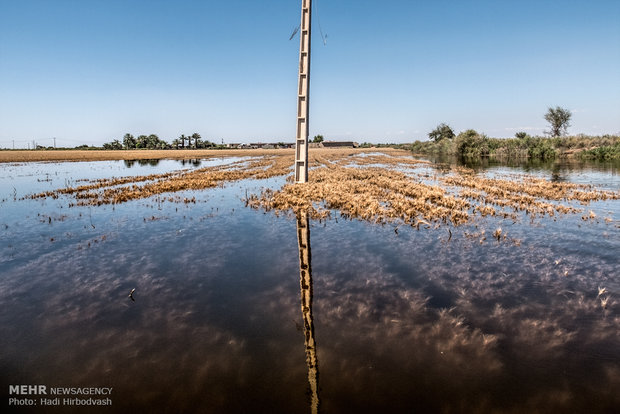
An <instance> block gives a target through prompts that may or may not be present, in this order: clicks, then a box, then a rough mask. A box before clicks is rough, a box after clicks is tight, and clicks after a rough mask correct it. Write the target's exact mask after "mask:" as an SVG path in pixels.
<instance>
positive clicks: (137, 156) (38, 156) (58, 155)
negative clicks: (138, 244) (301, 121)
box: [0, 148, 401, 162]
mask: <svg viewBox="0 0 620 414" xmlns="http://www.w3.org/2000/svg"><path fill="white" fill-rule="evenodd" d="M310 151H312V152H315V151H317V152H321V153H326V154H327V153H333V152H338V153H341V152H343V151H344V152H347V153H359V152H372V151H376V150H375V149H361V148H360V149H353V148H334V149H330V148H325V149H322V148H320V149H319V148H316V149H314V148H313V149H311V150H310ZM399 151H401V150H397V149H391V148H388V149H386V148H382V149H381V152H383V153H390V152H399ZM286 154H290V156H291V157H294V155H295V150H294V149H230V150H118V151H113V150H112V151H110V150H108V151H103V150H56V151H41V150H39V151H25V150H24V151H14V150H8V151H0V162H29V161H33V162H34V161H105V160H154V159H196V158H213V157H260V156H263V155H286Z"/></svg>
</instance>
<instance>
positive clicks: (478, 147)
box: [454, 129, 489, 158]
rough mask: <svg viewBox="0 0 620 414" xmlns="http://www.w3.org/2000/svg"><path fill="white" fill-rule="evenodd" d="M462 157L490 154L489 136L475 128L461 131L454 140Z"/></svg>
mask: <svg viewBox="0 0 620 414" xmlns="http://www.w3.org/2000/svg"><path fill="white" fill-rule="evenodd" d="M454 142H455V144H456V152H457V154H458V155H460V156H461V157H465V158H475V157H484V156H487V155H489V138H488V137H487V136H486V135H484V134H479V133H478V132H476V131H475V130H473V129H468V130H467V131H464V132H461V133H460V134H459V135H458V136H457V137H456V139H455V140H454Z"/></svg>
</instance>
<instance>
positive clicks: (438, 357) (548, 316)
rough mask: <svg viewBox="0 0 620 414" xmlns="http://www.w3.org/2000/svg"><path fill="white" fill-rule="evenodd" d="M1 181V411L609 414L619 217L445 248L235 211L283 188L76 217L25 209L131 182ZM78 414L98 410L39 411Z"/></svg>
mask: <svg viewBox="0 0 620 414" xmlns="http://www.w3.org/2000/svg"><path fill="white" fill-rule="evenodd" d="M217 161H218V162H225V160H217ZM204 164H207V161H205V162H204ZM179 166H180V165H179V163H178V162H176V161H174V162H171V163H167V162H166V161H162V162H161V163H160V164H159V165H158V166H157V167H150V166H148V167H141V166H139V165H134V167H133V168H132V170H133V171H136V170H138V169H140V168H146V169H152V168H156V169H157V170H162V169H164V168H168V169H176V168H179ZM0 168H1V169H2V173H0V194H1V196H0V309H2V312H0V330H1V332H2V334H1V335H0V389H2V390H3V392H4V393H6V392H7V390H8V385H9V384H44V385H48V386H58V387H78V386H80V387H81V386H83V387H93V386H94V387H96V386H102V387H113V388H114V391H113V394H112V396H111V398H112V400H113V406H112V407H108V408H106V409H105V412H106V413H117V412H118V413H123V412H170V413H176V412H226V413H229V412H232V413H242V412H270V413H291V412H294V413H301V412H307V411H308V408H310V411H311V412H318V411H319V409H320V410H321V411H323V412H330V413H331V412H336V413H339V412H345V413H346V412H358V413H359V412H399V413H400V412H515V413H517V412H541V413H542V412H545V413H548V412H551V413H553V412H588V413H611V412H619V409H618V408H619V407H620V394H618V389H620V336H619V335H618V332H620V300H619V299H618V297H620V279H619V278H618V269H620V257H619V256H618V251H619V250H620V230H619V229H620V227H619V226H620V203H619V202H618V201H600V202H595V203H592V204H591V205H590V206H588V209H592V210H593V211H595V212H596V218H595V219H588V220H583V219H581V217H579V215H575V216H566V217H562V218H561V219H558V220H557V221H555V220H554V218H548V217H545V218H541V217H526V218H525V219H524V220H522V221H516V222H508V223H507V222H500V219H498V218H496V217H490V216H487V217H478V218H477V220H476V221H475V222H473V223H472V224H470V225H466V226H463V227H459V228H457V229H452V236H451V237H450V236H449V235H448V232H447V231H445V230H444V229H438V230H437V231H433V230H427V229H423V228H421V229H420V230H417V229H416V228H413V227H408V226H400V227H399V229H398V232H396V231H395V229H394V227H393V226H390V225H385V226H382V225H376V224H369V223H364V222H360V221H356V220H347V219H344V218H342V217H338V216H337V214H336V213H334V214H333V216H334V218H336V217H338V218H337V219H333V220H330V221H327V222H317V221H309V220H308V219H307V218H306V217H300V218H297V219H295V218H293V217H286V216H283V215H280V216H276V215H275V214H272V213H263V212H261V211H257V210H252V209H248V208H244V202H243V201H242V198H243V195H244V194H245V192H246V190H248V191H250V192H251V191H258V189H260V188H261V187H274V186H275V187H279V186H281V185H283V183H284V178H281V179H280V178H278V179H269V180H262V181H252V180H244V181H240V182H236V183H232V184H229V185H226V186H224V187H222V188H220V187H218V188H212V189H209V190H206V191H201V192H196V193H193V192H189V191H188V192H187V193H183V194H182V195H181V197H186V196H187V197H193V196H196V198H197V203H196V204H188V205H185V204H177V203H163V204H161V205H158V204H157V203H156V202H155V201H154V200H152V199H145V200H137V201H130V202H128V203H126V204H123V205H115V206H113V205H107V206H100V207H75V208H71V209H69V208H67V204H66V203H67V200H63V199H62V198H59V199H44V200H27V199H21V196H22V195H23V194H24V193H27V192H32V191H36V189H39V188H42V189H45V188H48V187H49V186H50V185H55V186H56V187H61V186H64V181H65V180H66V179H67V178H68V177H72V179H73V180H78V179H79V178H81V177H82V176H83V175H88V176H93V177H95V178H101V177H105V176H118V175H119V174H129V173H128V172H127V171H124V170H123V168H125V169H126V167H124V165H123V163H111V162H102V163H83V164H82V165H81V166H80V167H79V168H81V169H80V170H75V168H78V167H77V166H76V164H75V163H73V164H71V165H69V164H66V163H58V164H30V165H22V166H19V165H9V166H0ZM497 168H499V167H497ZM502 168H504V169H505V170H507V171H512V172H514V173H522V170H510V169H508V168H506V167H502ZM5 172H9V173H7V174H4V173H5ZM487 172H488V173H492V172H493V171H492V170H491V171H489V170H487ZM480 173H482V172H480ZM545 174H547V173H545ZM599 174H600V175H599ZM564 178H565V179H567V180H569V181H570V180H573V179H575V178H577V179H579V180H584V181H585V180H594V179H596V180H600V181H604V180H606V181H607V182H608V183H609V184H608V185H609V186H611V187H612V188H613V189H614V190H616V191H617V190H618V189H620V183H618V181H617V175H614V173H611V172H604V171H598V172H595V173H591V172H589V170H585V171H577V170H575V171H573V172H570V173H567V174H565V176H564ZM48 179H49V180H51V182H50V181H47V180H48ZM38 180H40V181H38ZM17 183H19V184H17ZM13 188H15V191H16V192H17V197H13V195H12V194H13V191H14V190H13ZM25 188H29V189H32V188H34V189H35V190H28V191H27V190H25ZM607 219H609V220H607ZM500 223H501V225H502V229H503V231H504V232H506V233H507V234H508V235H509V239H518V240H519V241H520V244H519V245H516V244H515V243H511V242H507V241H504V240H501V241H500V240H497V239H494V238H493V237H491V236H490V235H491V234H492V232H493V231H494V230H495V229H496V228H497V226H498V224H500ZM310 230H312V253H314V256H313V257H311V251H310ZM295 231H297V237H295ZM484 231H486V233H484ZM312 271H314V275H315V276H316V277H315V278H314V280H313V279H312ZM297 275H299V278H298V276H297ZM133 288H135V289H136V290H135V292H134V294H133V297H134V299H135V301H132V300H131V298H129V297H128V294H129V293H130V292H131V290H132V289H133ZM599 288H600V289H599ZM601 292H602V293H601ZM300 304H301V315H300ZM300 317H301V318H300ZM316 338H318V339H319V340H320V347H317V343H316ZM302 341H303V343H304V352H303V353H302V352H301V343H302ZM319 358H320V387H319V369H318V368H319V367H318V360H319ZM3 401H4V402H3V404H6V401H7V400H6V397H5V396H4V394H3ZM20 411H22V412H28V410H27V409H24V410H20ZM67 411H70V412H71V411H72V412H90V411H89V410H86V409H83V408H81V409H80V408H75V409H74V410H67V409H60V408H59V409H58V410H54V409H53V408H50V410H45V412H67ZM30 412H42V410H41V409H40V407H36V409H33V410H30Z"/></svg>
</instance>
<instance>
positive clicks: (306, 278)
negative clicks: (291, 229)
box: [297, 213, 319, 414]
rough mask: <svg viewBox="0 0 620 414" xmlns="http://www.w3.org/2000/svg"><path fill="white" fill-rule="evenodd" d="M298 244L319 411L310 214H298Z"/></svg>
mask: <svg viewBox="0 0 620 414" xmlns="http://www.w3.org/2000/svg"><path fill="white" fill-rule="evenodd" d="M297 244H298V246H299V285H300V288H301V314H302V317H303V321H304V338H305V341H304V343H305V346H306V364H307V365H308V383H309V385H310V400H311V401H310V412H311V413H313V414H316V413H318V412H319V363H318V359H317V356H316V341H315V339H314V320H313V317H312V255H311V252H310V222H309V220H308V214H307V213H306V214H303V215H301V214H300V215H298V216H297Z"/></svg>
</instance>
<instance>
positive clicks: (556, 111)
mask: <svg viewBox="0 0 620 414" xmlns="http://www.w3.org/2000/svg"><path fill="white" fill-rule="evenodd" d="M571 116H573V114H572V113H571V112H570V111H569V110H568V109H564V108H561V107H559V106H556V107H555V108H551V107H550V108H549V109H548V110H547V113H546V114H545V120H546V121H547V122H549V125H550V127H551V130H549V131H547V133H548V134H549V135H551V136H552V137H561V136H563V135H566V132H567V130H568V127H569V126H570V118H571Z"/></svg>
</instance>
